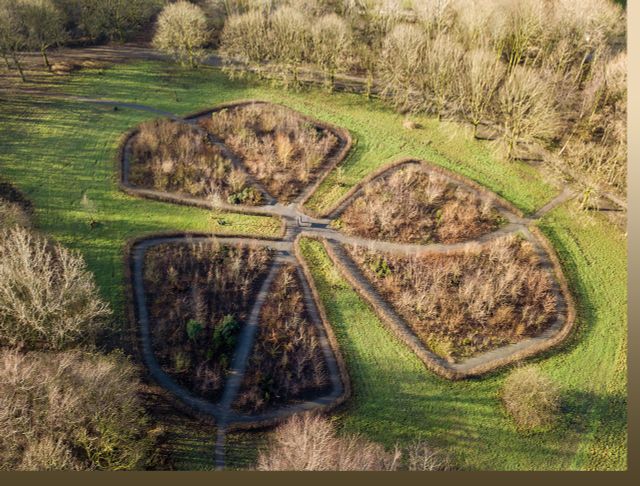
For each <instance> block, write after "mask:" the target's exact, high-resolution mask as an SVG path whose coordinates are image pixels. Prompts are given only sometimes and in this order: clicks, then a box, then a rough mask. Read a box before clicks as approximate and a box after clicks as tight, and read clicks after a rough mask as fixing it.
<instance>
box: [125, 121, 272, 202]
mask: <svg viewBox="0 0 640 486" xmlns="http://www.w3.org/2000/svg"><path fill="white" fill-rule="evenodd" d="M131 149H132V160H131V168H130V176H129V177H130V180H131V182H132V183H134V184H136V185H137V186H140V187H145V188H152V189H156V190H160V191H167V192H178V193H182V194H189V195H191V196H196V197H203V198H212V199H214V200H219V201H222V202H225V203H229V204H238V203H241V204H246V205H255V204H259V203H260V202H261V200H262V196H261V194H260V193H259V192H258V191H257V190H256V189H255V188H253V187H251V186H250V185H249V184H248V182H247V176H246V174H245V173H244V172H243V171H241V170H239V169H236V168H234V167H233V165H232V162H231V161H230V160H229V159H228V158H226V157H225V156H224V154H223V151H222V149H221V148H220V147H218V146H216V145H215V144H213V143H211V142H210V141H209V140H208V139H207V136H206V135H205V134H203V133H201V132H199V131H198V130H197V129H196V128H194V127H190V126H188V125H185V124H182V123H176V122H172V121H169V120H154V121H150V122H147V123H143V124H142V125H140V127H139V130H138V133H137V134H136V135H135V136H134V138H133V142H132V145H131Z"/></svg>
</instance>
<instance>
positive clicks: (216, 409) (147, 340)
mask: <svg viewBox="0 0 640 486" xmlns="http://www.w3.org/2000/svg"><path fill="white" fill-rule="evenodd" d="M83 100H84V101H87V102H92V103H93V102H95V103H101V104H113V105H117V106H127V107H128V108H132V109H140V110H144V111H148V112H152V113H157V114H160V115H162V116H165V117H168V118H170V119H171V120H174V121H176V122H178V123H187V124H189V125H191V126H195V127H197V129H199V130H203V129H202V128H201V127H199V126H198V125H197V124H196V121H197V120H198V118H197V117H191V118H180V117H178V116H177V115H175V114H171V113H167V112H163V111H161V110H155V109H153V108H150V107H146V106H144V105H136V104H122V103H117V102H114V101H110V100H92V99H87V98H84V99H83ZM203 131H204V130H203ZM135 135H136V132H135V131H132V132H131V133H130V134H129V136H128V138H127V139H126V140H125V141H124V143H123V145H122V147H121V164H122V167H121V178H120V187H121V189H122V190H123V191H125V192H127V193H129V194H132V195H136V196H139V197H145V198H150V199H158V200H162V201H170V202H174V203H177V204H185V205H192V206H198V207H203V208H211V209H222V210H227V211H235V212H244V213H251V214H262V215H269V216H276V217H279V218H281V219H282V220H283V222H284V229H283V235H282V237H281V238H280V239H279V240H276V241H273V240H263V239H256V238H245V237H225V236H215V235H208V236H188V237H187V236H170V237H167V236H157V237H153V236H152V237H150V238H147V239H144V240H142V241H140V242H138V243H137V244H135V245H134V246H133V248H132V252H131V262H132V283H133V288H134V301H135V307H136V309H137V316H138V325H139V329H140V335H141V342H142V354H143V359H144V361H145V364H146V366H147V368H148V369H149V372H150V374H151V376H152V377H153V378H154V379H155V380H156V381H157V382H158V384H159V385H160V386H161V387H163V388H164V389H166V390H167V391H169V392H170V393H172V394H173V395H174V396H175V397H177V398H178V399H179V400H181V401H182V402H183V403H185V404H186V405H188V406H189V407H190V408H192V409H193V410H195V411H196V412H198V413H201V414H204V415H207V416H211V417H213V418H214V419H215V421H216V424H217V427H218V429H217V437H216V446H215V463H216V467H217V468H218V469H223V468H224V465H225V460H224V453H225V440H226V433H227V432H228V431H229V430H233V429H235V428H242V427H251V426H255V425H256V424H258V425H265V424H274V423H277V422H278V421H280V420H282V419H284V418H286V417H288V416H290V415H292V414H295V413H300V412H302V411H306V410H314V409H323V408H327V407H330V406H332V404H336V403H338V402H340V401H341V399H343V398H345V393H346V387H347V384H346V383H344V381H343V379H342V376H344V374H343V373H346V371H344V370H343V369H341V366H342V364H341V362H339V360H338V359H337V358H336V352H338V351H337V350H335V349H333V348H332V346H331V345H330V343H329V340H328V337H327V332H328V330H327V329H326V328H325V326H329V324H327V323H326V322H324V320H323V319H322V316H321V315H320V312H319V310H318V306H320V305H321V303H320V302H317V301H316V298H314V295H313V292H312V289H311V283H310V282H309V281H308V280H307V278H306V276H305V273H304V272H303V271H302V266H301V262H299V261H298V259H297V258H296V256H295V244H296V241H297V239H298V238H299V237H309V238H314V239H318V240H321V241H322V242H323V244H324V245H325V247H326V248H327V250H328V252H329V255H330V256H331V258H332V259H333V261H334V263H335V264H336V265H337V266H338V267H339V268H340V270H341V271H342V272H343V274H344V276H345V278H346V279H347V280H348V281H349V282H350V283H351V284H352V285H353V286H354V287H355V288H356V290H358V292H359V293H360V294H361V295H362V297H363V298H365V300H366V301H368V302H369V304H370V305H371V306H372V307H373V308H374V310H375V311H376V313H377V314H378V315H379V317H380V318H381V320H382V321H383V322H384V323H385V324H386V325H387V326H388V327H389V328H390V329H391V331H393V333H394V334H395V335H396V336H397V337H398V338H399V339H400V340H401V341H402V342H404V343H405V344H406V345H407V346H409V348H411V349H412V350H413V351H414V352H415V353H416V354H417V355H418V357H420V359H421V360H422V361H423V363H424V364H425V366H427V367H428V368H429V369H430V370H432V371H434V372H435V373H438V374H440V375H442V376H445V377H447V378H451V379H460V378H464V377H467V376H474V375H479V374H483V373H486V372H488V371H491V370H493V369H495V368H497V367H499V366H503V365H504V364H507V363H510V362H513V361H515V360H518V359H522V357H526V356H529V355H531V354H533V353H537V352H539V350H540V348H541V347H544V346H545V345H546V344H547V343H549V345H552V343H553V342H554V340H555V339H557V337H558V336H560V335H561V333H562V332H564V331H565V330H566V329H567V327H568V325H569V324H571V323H569V322H568V320H569V319H567V318H566V316H567V315H568V313H567V300H566V298H565V297H568V296H565V292H564V291H563V289H562V288H561V287H560V286H559V285H558V283H557V281H556V278H553V279H552V281H553V282H554V293H555V295H556V297H557V299H556V300H557V314H558V318H557V320H556V322H555V323H554V324H553V325H552V326H550V327H549V328H548V329H547V330H545V331H544V332H543V333H542V334H541V335H539V336H537V337H534V338H529V339H525V340H523V341H520V342H518V343H515V344H511V345H507V346H503V347H500V348H497V349H494V350H492V351H489V352H485V353H482V354H479V355H475V356H473V357H471V358H469V359H467V360H465V361H462V362H459V363H449V362H447V361H446V360H444V359H443V358H441V357H439V356H437V355H436V354H435V353H433V352H431V351H430V350H429V349H427V347H426V346H425V345H424V344H423V343H422V342H421V340H420V339H419V338H418V337H417V335H416V334H415V333H414V332H413V330H412V329H411V328H410V326H409V325H408V324H407V323H406V321H404V319H402V318H401V317H400V316H399V315H398V314H397V312H396V311H395V310H394V308H393V306H392V305H391V304H390V303H388V302H386V301H385V300H384V299H383V298H382V297H381V296H380V294H379V293H378V292H377V290H376V289H375V288H374V286H373V285H372V283H371V282H370V281H369V280H368V279H367V278H366V277H365V276H364V274H363V273H362V271H361V270H360V269H359V268H358V266H357V265H356V264H355V263H354V262H353V260H351V258H350V257H349V255H348V254H347V252H346V251H345V249H344V248H343V245H356V246H364V247H367V248H368V249H370V250H375V251H380V252H387V253H393V254H403V255H420V254H425V253H451V252H458V251H463V250H465V249H468V248H478V247H481V246H483V245H487V244H490V243H491V242H492V241H494V240H495V239H496V238H500V237H503V236H506V235H509V234H513V233H519V234H521V235H522V236H523V237H524V238H526V239H527V240H529V241H530V242H531V243H532V244H533V246H534V248H535V251H536V252H537V253H538V255H539V257H540V261H541V262H542V264H543V266H545V267H547V270H548V271H549V272H551V273H553V269H554V266H553V264H552V261H551V259H550V257H549V254H548V253H547V250H546V249H545V248H544V247H543V245H541V244H540V242H539V241H538V239H537V237H536V236H535V235H533V234H532V233H531V231H530V230H529V227H530V225H531V224H532V223H533V222H534V221H535V220H537V219H539V218H541V217H542V216H544V215H545V214H546V213H548V212H549V211H551V210H553V209H554V208H555V207H557V206H559V205H561V204H563V203H565V202H566V201H567V200H569V199H571V198H572V197H573V195H574V194H573V192H572V191H571V190H570V189H569V188H568V187H565V188H564V189H563V191H562V192H561V193H560V194H558V195H557V196H556V197H554V198H553V199H552V200H551V201H549V202H548V203H547V204H545V205H544V206H543V207H542V208H540V209H539V210H538V211H537V212H535V213H534V214H533V215H532V216H531V217H528V218H527V217H523V216H520V215H517V214H515V213H514V212H513V211H511V210H509V209H508V208H506V207H504V206H502V205H500V204H499V201H497V200H496V198H494V197H493V196H490V195H488V194H487V193H486V192H482V191H478V190H477V189H476V188H474V187H472V186H469V185H466V184H465V183H464V182H461V181H460V179H459V178H457V179H456V178H454V177H453V176H451V178H452V180H453V181H454V182H455V183H456V184H458V185H461V186H465V189H467V190H470V191H472V192H474V193H476V195H477V196H478V197H479V198H481V199H483V200H486V201H488V202H491V203H493V204H495V205H496V207H497V209H498V210H499V211H500V213H501V214H502V216H503V217H504V218H505V219H506V221H507V224H505V225H503V226H502V227H500V228H498V229H497V230H495V231H493V232H490V233H487V234H484V235H482V236H481V237H479V238H476V239H473V240H470V241H466V242H463V243H456V244H425V245H419V244H403V243H393V242H388V241H380V240H371V239H365V238H359V237H355V236H349V235H346V234H344V233H342V232H340V231H337V230H335V229H333V228H332V227H331V223H332V221H334V220H335V219H336V218H337V217H339V216H340V214H341V213H342V211H344V209H345V208H347V207H348V206H349V205H350V204H351V203H352V202H353V200H354V199H355V198H357V197H359V196H360V194H361V189H362V188H360V189H358V188H355V189H356V190H354V191H352V193H351V194H350V195H348V197H345V198H344V199H343V200H341V201H339V202H338V203H337V204H336V206H335V207H334V208H333V210H331V211H330V212H329V213H328V216H327V217H325V218H315V217H311V216H308V215H307V214H306V213H305V212H304V208H303V204H304V201H305V200H306V199H307V198H308V196H309V195H311V194H312V193H313V191H314V190H315V188H317V186H318V185H319V183H318V184H313V185H312V186H311V188H309V187H308V188H306V189H305V190H303V191H302V192H301V194H300V195H299V197H297V198H296V199H295V200H294V202H293V203H291V204H281V203H279V202H278V201H277V200H276V199H275V198H273V197H272V196H270V195H269V194H268V193H267V191H266V190H265V189H264V187H263V186H261V185H259V184H257V181H255V179H250V180H252V182H254V183H256V187H258V189H259V190H261V191H262V192H263V193H264V195H265V201H266V203H265V204H263V205H260V206H239V205H230V204H224V203H220V202H216V201H211V200H206V199H201V198H195V197H190V196H185V195H181V194H174V193H166V192H163V191H156V190H153V189H147V188H142V187H137V186H135V185H134V184H132V183H131V182H130V181H129V177H128V174H129V170H130V164H131V143H132V140H133V138H134V137H135ZM209 139H210V140H211V141H212V143H215V144H217V145H220V146H221V148H222V149H223V150H224V151H225V155H226V156H227V155H228V156H229V158H230V159H231V160H232V161H233V164H234V165H235V166H237V167H238V168H240V169H242V170H244V167H243V165H242V161H241V159H240V158H239V157H238V156H237V155H236V154H233V153H232V152H231V151H230V150H229V149H228V147H226V146H225V145H224V144H223V143H222V142H221V141H220V140H216V139H215V138H213V137H210V136H209ZM343 156H346V154H343ZM338 162H339V161H338ZM404 163H407V164H416V163H418V164H420V165H421V166H422V167H423V168H424V170H426V171H429V170H433V169H432V168H430V166H429V165H428V164H426V163H424V162H421V161H419V162H416V161H411V160H410V161H406V162H400V164H398V163H396V164H391V166H392V167H389V169H388V170H395V168H396V167H400V166H401V165H403V164H404ZM334 166H335V165H334ZM329 170H331V169H329ZM385 170H387V169H385ZM245 172H246V171H245ZM383 173H384V170H383V171H381V172H380V174H378V175H376V176H375V178H377V177H380V176H381V175H382V174H383ZM375 178H374V179H375ZM372 180H373V179H372ZM320 182H321V180H320ZM214 238H215V239H216V240H217V241H218V242H219V243H221V244H223V245H259V246H267V247H269V248H272V249H273V250H274V252H275V256H274V260H273V265H272V266H271V268H270V269H269V271H268V274H267V276H266V277H265V279H264V281H263V282H262V284H261V286H260V289H259V291H258V293H257V295H256V300H255V302H254V304H253V306H252V308H251V311H250V314H249V317H248V319H247V321H246V323H245V325H244V327H243V329H242V332H241V335H240V338H239V341H238V345H237V347H236V349H235V352H234V356H233V360H232V364H231V367H230V371H229V373H228V375H227V379H226V383H225V387H224V391H223V394H222V397H221V399H220V400H219V401H218V402H217V403H211V402H208V401H206V400H204V399H202V398H199V397H197V396H195V395H194V394H193V393H192V392H190V391H189V390H187V389H185V388H184V387H182V386H180V385H179V384H177V383H176V382H175V381H174V380H173V379H172V378H171V377H170V376H169V375H167V374H166V373H165V372H164V371H163V370H162V369H161V367H160V365H159V363H158V362H157V359H156V358H155V356H154V354H153V346H152V342H151V332H150V329H151V323H150V320H149V315H148V310H147V303H146V296H145V292H144V279H143V270H144V268H143V266H144V255H145V252H146V251H147V250H148V249H149V248H150V247H152V246H154V245H158V244H164V243H180V242H184V241H185V240H186V239H188V240H189V241H199V240H209V241H211V240H212V239H214ZM284 263H290V264H294V265H295V266H296V268H297V272H298V274H299V276H300V281H301V282H302V287H303V293H304V302H305V307H306V309H307V311H308V314H309V316H310V320H311V323H312V324H313V325H315V326H317V328H318V330H319V336H320V341H321V343H320V344H321V347H322V351H323V354H324V356H325V360H326V363H327V368H328V371H329V377H330V381H331V384H332V390H331V392H330V393H329V394H327V395H326V396H323V397H319V398H317V399H315V400H309V401H306V402H302V403H295V404H292V405H288V406H284V407H281V408H278V409H273V410H268V411H267V412H264V413H261V414H257V415H243V414H240V413H238V412H236V411H234V410H233V407H232V405H233V403H234V401H235V399H236V397H237V395H238V392H239V390H240V387H241V384H242V381H243V378H244V374H245V371H246V368H247V363H248V360H249V358H250V355H251V350H252V348H253V345H254V342H255V338H256V334H257V329H258V326H259V317H260V311H261V309H262V306H263V304H264V302H265V301H266V299H267V298H268V295H269V290H270V287H271V284H272V282H273V280H274V278H275V276H276V274H277V272H278V270H279V269H280V268H281V266H282V265H283V264H284Z"/></svg>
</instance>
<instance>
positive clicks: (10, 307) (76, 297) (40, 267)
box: [0, 227, 110, 349]
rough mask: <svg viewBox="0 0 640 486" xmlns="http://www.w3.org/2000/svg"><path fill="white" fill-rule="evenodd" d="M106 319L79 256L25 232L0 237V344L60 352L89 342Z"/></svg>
mask: <svg viewBox="0 0 640 486" xmlns="http://www.w3.org/2000/svg"><path fill="white" fill-rule="evenodd" d="M108 315H110V310H109V307H108V306H107V304H105V303H104V302H103V301H102V299H101V298H100V297H99V295H98V291H97V287H96V284H95V281H94V279H93V275H91V273H89V271H88V270H87V267H86V264H85V263H84V261H83V259H82V258H81V257H80V256H79V255H78V254H76V253H73V252H70V251H69V250H67V249H65V248H63V247H62V246H60V245H51V244H50V243H49V242H48V241H47V240H46V239H45V238H44V237H42V236H38V235H35V234H31V232H30V231H29V230H27V229H24V228H19V227H16V228H13V229H11V228H9V229H5V230H3V231H2V232H1V233H0V343H2V344H4V345H10V346H17V345H22V346H25V347H27V348H31V349H60V348H64V347H66V346H69V345H71V344H75V343H78V342H92V341H93V340H94V339H95V335H96V333H97V332H99V330H100V329H101V328H103V327H104V325H105V318H106V317H107V316H108Z"/></svg>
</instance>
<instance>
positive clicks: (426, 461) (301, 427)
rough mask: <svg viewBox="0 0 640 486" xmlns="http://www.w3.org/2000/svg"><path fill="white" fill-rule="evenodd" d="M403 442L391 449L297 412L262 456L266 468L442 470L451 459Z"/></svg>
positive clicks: (261, 463)
mask: <svg viewBox="0 0 640 486" xmlns="http://www.w3.org/2000/svg"><path fill="white" fill-rule="evenodd" d="M403 449H405V448H401V447H400V446H399V445H396V446H395V447H394V448H393V451H392V452H387V451H385V449H384V448H383V447H382V446H381V445H380V444H376V443H374V442H370V441H368V440H366V439H364V438H363V437H361V436H360V435H357V434H338V433H337V431H336V429H335V426H334V425H333V423H332V422H331V421H330V420H329V419H327V418H323V417H320V416H319V415H314V414H310V413H307V414H303V415H294V416H293V417H291V418H290V419H289V420H288V421H286V422H285V423H284V424H282V425H281V426H279V427H278V428H277V429H276V430H275V433H274V437H273V439H272V441H271V444H270V447H269V449H268V450H264V451H262V452H261V453H260V455H259V457H258V469H259V470H262V471H397V470H402V469H408V470H410V471H442V470H447V469H450V468H451V464H450V463H449V461H448V459H447V458H446V457H445V456H443V455H442V454H440V453H439V452H436V451H435V450H433V449H432V448H430V447H428V446H427V445H426V444H424V443H421V442H418V443H413V444H409V445H408V446H407V447H406V460H404V461H402V459H403V458H404V456H405V454H404V452H405V451H404V450H403Z"/></svg>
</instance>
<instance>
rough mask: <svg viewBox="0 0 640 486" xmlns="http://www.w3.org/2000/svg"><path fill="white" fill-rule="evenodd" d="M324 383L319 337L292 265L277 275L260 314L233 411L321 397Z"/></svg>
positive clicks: (325, 378) (325, 372)
mask: <svg viewBox="0 0 640 486" xmlns="http://www.w3.org/2000/svg"><path fill="white" fill-rule="evenodd" d="M328 384H329V381H328V376H327V368H326V363H325V361H324V356H323V353H322V348H321V347H320V342H319V336H318V331H317V329H316V327H315V325H314V324H313V323H312V322H310V321H309V318H308V316H307V311H306V309H305V305H304V295H303V291H302V286H301V283H300V281H299V276H298V275H297V273H296V269H295V267H294V266H292V265H287V266H285V267H284V268H283V269H282V270H281V271H280V273H279V274H278V275H277V277H276V279H275V281H274V283H273V285H272V287H271V289H270V292H269V297H268V299H267V301H266V302H265V304H264V307H263V308H262V310H261V313H260V328H259V330H258V335H257V337H256V343H255V345H254V350H253V353H252V355H251V358H250V360H249V365H248V367H247V372H246V374H245V378H244V382H243V384H242V388H241V390H240V395H239V398H238V401H237V402H236V404H235V406H237V407H238V408H241V409H249V410H251V411H262V410H264V409H265V408H267V407H269V406H273V405H277V404H280V403H290V402H292V401H297V400H303V399H311V398H315V397H318V396H321V395H322V394H323V393H325V392H326V391H328V390H327V387H328Z"/></svg>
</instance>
